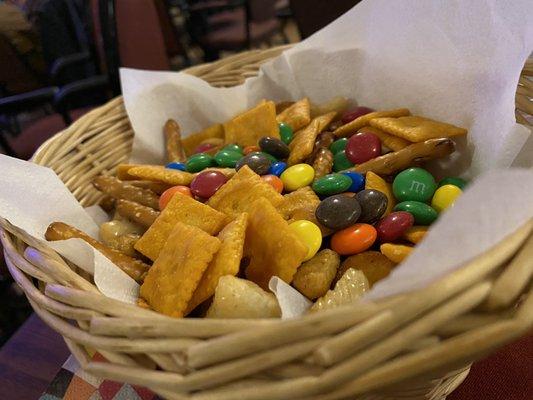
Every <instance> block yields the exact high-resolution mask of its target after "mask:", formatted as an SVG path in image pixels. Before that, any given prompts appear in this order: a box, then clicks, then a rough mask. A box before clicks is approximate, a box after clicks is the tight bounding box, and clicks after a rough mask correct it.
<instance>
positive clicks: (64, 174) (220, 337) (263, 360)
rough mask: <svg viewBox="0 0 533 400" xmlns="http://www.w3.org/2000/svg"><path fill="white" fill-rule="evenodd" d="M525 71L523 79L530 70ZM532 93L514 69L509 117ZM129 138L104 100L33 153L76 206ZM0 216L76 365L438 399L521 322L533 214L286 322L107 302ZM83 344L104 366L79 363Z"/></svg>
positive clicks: (271, 392) (190, 392)
mask: <svg viewBox="0 0 533 400" xmlns="http://www.w3.org/2000/svg"><path fill="white" fill-rule="evenodd" d="M282 50H283V48H275V49H269V50H266V51H259V50H258V51H251V52H247V53H243V54H239V55H236V56H234V57H230V58H227V59H224V60H222V61H219V62H217V63H214V64H209V65H202V66H199V67H195V68H192V69H189V70H188V71H187V72H188V73H190V74H193V75H196V76H199V77H202V78H203V79H205V80H206V81H208V82H210V83H211V84H213V85H214V86H231V85H236V84H239V83H241V82H242V81H243V80H244V79H245V78H246V77H248V76H253V75H255V74H256V73H257V69H258V66H259V65H260V64H261V63H262V62H264V61H266V60H268V59H270V58H271V57H274V56H276V55H278V54H279V53H280V52H281V51H282ZM532 66H533V65H532V64H529V65H526V69H525V70H524V74H529V75H532V70H533V68H532ZM532 87H533V85H532V84H531V82H530V81H529V80H528V79H527V78H526V77H524V76H523V77H522V78H521V80H520V86H519V89H518V93H517V107H518V108H519V109H520V110H521V111H517V119H518V120H519V122H522V123H526V122H527V121H526V118H525V117H524V116H525V115H526V114H532V106H531V103H530V100H529V97H531V90H532ZM522 113H524V114H522ZM132 137H133V131H132V128H131V126H130V124H129V122H128V118H127V116H126V113H125V110H124V106H123V103H122V99H121V98H117V99H114V100H113V101H111V102H109V103H108V104H106V105H104V106H102V107H100V108H98V109H95V110H93V111H92V112H90V113H89V114H87V115H86V116H84V117H83V118H81V119H79V120H78V121H76V122H75V123H74V124H72V126H70V127H69V128H68V129H66V130H65V131H63V132H61V133H60V134H58V135H56V136H55V137H54V138H52V139H51V140H49V141H48V142H46V143H45V144H44V145H43V146H42V147H41V149H40V150H39V151H38V152H37V153H36V155H35V156H34V161H35V162H36V163H38V164H41V165H46V166H49V167H51V168H53V169H54V170H55V171H56V172H57V174H58V175H59V177H60V178H61V179H62V180H63V181H64V182H65V184H66V185H67V186H68V187H69V189H70V190H71V191H72V192H73V193H74V195H75V196H76V197H77V198H78V199H79V201H80V202H81V203H82V204H83V205H84V206H88V205H91V204H94V203H95V202H96V201H97V200H98V199H99V196H100V195H99V193H97V192H96V191H95V190H94V189H93V187H92V185H91V184H90V182H91V180H92V178H93V177H94V176H96V175H98V174H100V173H102V172H105V171H109V170H111V169H112V168H113V167H114V166H116V165H117V164H118V163H120V162H124V161H126V160H127V158H128V154H129V152H130V149H131V142H132ZM1 222H2V226H3V230H2V231H1V232H0V234H1V239H2V243H3V245H4V254H5V258H6V262H7V265H8V268H9V270H10V272H11V274H12V275H13V278H14V279H15V281H16V282H17V283H18V284H19V285H20V287H21V288H22V289H23V290H24V292H25V293H26V295H27V297H28V299H29V301H30V302H31V304H32V306H33V308H34V310H35V312H36V313H37V314H38V315H39V316H40V317H41V318H42V319H43V321H45V322H46V323H47V324H48V325H49V326H51V327H52V328H53V329H55V330H56V331H57V332H59V333H60V334H61V335H63V337H64V338H65V341H66V343H67V345H68V347H69V349H70V350H71V352H72V353H73V354H74V356H75V357H76V358H77V360H78V361H79V362H80V364H81V365H82V366H83V368H84V369H85V371H87V372H88V373H90V374H93V375H96V376H99V377H103V378H108V379H113V380H117V381H124V382H129V383H132V384H138V385H143V386H146V387H148V388H150V389H152V390H153V391H155V392H156V393H158V394H160V395H161V396H163V397H166V398H169V399H196V400H207V399H217V400H222V399H228V400H233V399H256V400H259V399H264V400H273V399H316V400H318V399H321V400H325V399H331V400H333V399H347V398H349V399H353V398H357V399H375V400H377V399H393V398H394V399H397V398H404V399H435V400H436V399H444V398H445V397H446V396H447V395H448V394H449V393H450V392H451V391H452V390H453V389H455V388H456V387H457V386H458V385H459V384H460V383H461V382H462V381H463V379H464V378H465V377H466V375H467V374H468V369H469V365H470V363H471V362H472V361H474V360H476V359H479V358H480V357H483V356H485V355H486V354H488V353H489V352H491V351H492V350H494V349H495V348H497V347H499V346H501V345H503V344H505V343H507V342H510V341H512V340H515V339H517V338H518V337H520V336H521V335H524V334H525V333H527V332H528V331H529V330H530V329H531V327H532V326H533V295H532V293H531V292H530V291H529V287H530V279H531V276H532V274H533V263H532V262H531V260H532V259H533V235H532V229H533V221H525V224H524V225H523V226H522V227H521V228H520V229H519V230H518V231H516V232H515V233H514V234H512V235H511V236H509V237H507V238H506V239H505V240H504V241H502V242H501V243H499V244H498V245H497V246H496V247H494V248H493V249H491V250H489V251H488V252H487V253H485V254H483V255H481V256H479V257H478V258H476V259H475V260H472V261H471V262H469V263H468V264H467V265H464V266H462V267H461V268H460V269H458V270H456V271H455V272H453V273H451V274H450V275H448V276H446V277H445V278H443V279H442V280H440V281H438V282H436V283H433V284H432V285H430V286H429V287H427V288H425V289H422V290H419V291H417V292H414V293H411V294H408V295H401V296H396V297H394V298H388V299H385V300H382V301H380V302H377V303H367V304H359V305H353V306H347V307H342V308H338V309H334V310H330V311H328V312H323V313H319V314H314V315H308V316H304V317H302V318H300V319H296V320H287V321H279V320H210V319H173V318H169V317H166V316H163V315H161V314H157V313H155V312H152V311H149V310H145V309H142V308H138V307H136V306H133V305H129V304H124V303H121V302H119V301H116V300H113V299H110V298H107V297H105V296H104V295H102V294H101V293H100V292H99V291H98V290H97V288H96V287H95V286H94V283H93V282H92V281H91V278H90V277H89V276H87V274H85V273H83V272H81V271H79V270H78V269H77V268H76V267H75V266H73V265H71V264H70V263H68V262H67V261H65V260H64V259H62V258H61V257H60V256H59V255H58V254H57V253H55V252H53V251H52V250H50V249H49V248H44V247H43V246H42V245H41V244H40V243H36V242H35V241H34V240H32V239H31V238H29V237H27V236H26V235H25V234H24V233H22V232H20V231H19V230H18V229H17V228H15V227H13V226H12V225H10V224H9V223H8V222H7V221H1ZM88 349H96V350H97V351H99V352H100V353H101V354H102V355H103V356H104V357H105V358H106V359H107V360H108V361H109V362H108V363H102V362H94V361H92V360H91V358H90V357H89V351H88Z"/></svg>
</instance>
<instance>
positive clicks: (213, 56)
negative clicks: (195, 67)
mask: <svg viewBox="0 0 533 400" xmlns="http://www.w3.org/2000/svg"><path fill="white" fill-rule="evenodd" d="M203 50H204V60H205V62H211V61H216V60H218V59H219V58H220V52H219V51H218V50H216V49H212V48H209V47H205V48H204V49H203Z"/></svg>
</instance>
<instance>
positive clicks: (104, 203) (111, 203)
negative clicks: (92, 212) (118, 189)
mask: <svg viewBox="0 0 533 400" xmlns="http://www.w3.org/2000/svg"><path fill="white" fill-rule="evenodd" d="M98 205H99V206H100V207H102V209H103V210H104V211H106V212H111V211H112V210H113V209H114V208H115V199H114V198H113V197H111V196H104V197H103V198H102V200H100V203H98Z"/></svg>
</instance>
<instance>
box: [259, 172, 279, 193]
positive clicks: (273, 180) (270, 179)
mask: <svg viewBox="0 0 533 400" xmlns="http://www.w3.org/2000/svg"><path fill="white" fill-rule="evenodd" d="M261 179H262V180H264V181H265V182H266V183H268V184H269V185H270V186H272V187H273V188H274V189H276V192H278V193H281V192H283V182H282V181H281V179H279V178H278V177H277V176H276V175H263V176H262V177H261Z"/></svg>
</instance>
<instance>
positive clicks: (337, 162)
mask: <svg viewBox="0 0 533 400" xmlns="http://www.w3.org/2000/svg"><path fill="white" fill-rule="evenodd" d="M353 166H354V164H353V163H352V162H351V161H350V160H348V158H346V154H344V150H341V151H339V152H338V153H337V154H335V155H334V156H333V171H335V172H339V171H344V170H345V169H348V168H351V167H353Z"/></svg>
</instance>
